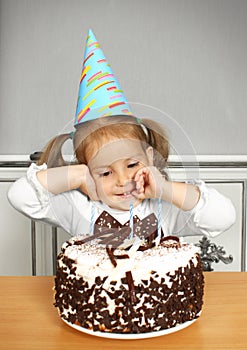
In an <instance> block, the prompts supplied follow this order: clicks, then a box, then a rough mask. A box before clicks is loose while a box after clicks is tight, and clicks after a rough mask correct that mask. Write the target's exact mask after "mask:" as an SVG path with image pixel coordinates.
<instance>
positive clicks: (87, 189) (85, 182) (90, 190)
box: [79, 165, 99, 201]
mask: <svg viewBox="0 0 247 350" xmlns="http://www.w3.org/2000/svg"><path fill="white" fill-rule="evenodd" d="M84 167H85V168H84V176H83V179H82V182H81V185H80V186H79V188H80V190H81V191H82V192H83V193H84V194H86V195H87V196H88V197H89V198H90V199H91V200H93V201H98V200H99V197H98V194H97V191H96V186H95V182H94V179H93V177H92V175H91V173H90V171H89V168H88V167H87V166H86V165H84Z"/></svg>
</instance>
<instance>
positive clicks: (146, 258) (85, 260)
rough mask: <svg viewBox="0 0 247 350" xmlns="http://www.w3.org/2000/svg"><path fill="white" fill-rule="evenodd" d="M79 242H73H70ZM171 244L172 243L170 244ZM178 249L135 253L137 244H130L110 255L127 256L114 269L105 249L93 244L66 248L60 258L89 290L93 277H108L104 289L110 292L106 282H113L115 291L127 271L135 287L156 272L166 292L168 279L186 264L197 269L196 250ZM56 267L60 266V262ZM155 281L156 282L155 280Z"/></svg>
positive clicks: (92, 242)
mask: <svg viewBox="0 0 247 350" xmlns="http://www.w3.org/2000/svg"><path fill="white" fill-rule="evenodd" d="M77 239H80V238H73V239H72V240H71V241H70V242H71V243H72V244H73V241H76V240H77ZM173 243H174V242H173ZM180 245H181V247H179V248H172V247H169V248H168V247H164V246H162V245H159V246H155V247H154V248H152V249H148V250H145V251H137V249H138V247H139V244H134V245H133V246H132V247H131V249H130V250H128V251H126V250H123V249H116V250H115V251H114V255H123V254H128V255H129V257H130V258H129V259H116V262H117V266H116V267H114V266H113V264H112V262H111V260H110V258H109V256H108V253H107V251H106V247H105V246H103V245H101V244H99V242H98V241H97V240H94V241H91V242H88V243H85V244H82V245H71V246H67V243H65V244H64V245H63V248H64V249H65V253H64V255H65V256H67V257H68V258H70V259H72V260H74V261H75V266H76V276H78V278H79V277H83V279H84V281H87V282H88V284H89V286H92V285H93V284H94V283H95V277H96V276H99V277H101V278H104V277H106V276H108V278H107V280H106V281H105V283H104V288H105V289H108V288H110V287H111V286H110V282H111V281H116V282H117V284H116V287H118V286H119V285H120V284H121V278H124V277H125V276H126V272H127V271H131V273H132V276H133V280H134V283H135V285H137V284H138V283H141V281H142V280H149V278H150V276H151V274H152V272H153V271H155V272H157V273H158V275H159V278H160V279H161V278H162V277H163V278H165V282H166V284H167V286H168V287H169V288H170V286H171V282H170V277H169V276H167V273H168V272H169V273H170V274H171V275H174V274H175V271H177V270H178V269H179V268H184V267H186V266H187V265H188V264H189V262H190V260H192V261H193V263H194V265H195V266H196V265H197V258H196V253H198V248H197V247H195V246H194V245H192V244H187V243H181V242H180ZM59 263H60V266H63V267H65V266H64V265H63V263H62V261H61V260H60V262H59ZM156 280H157V278H156Z"/></svg>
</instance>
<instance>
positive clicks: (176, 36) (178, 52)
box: [0, 0, 247, 154]
mask: <svg viewBox="0 0 247 350" xmlns="http://www.w3.org/2000/svg"><path fill="white" fill-rule="evenodd" d="M0 11H1V12H0V35H1V36H0V55H1V56H0V77H1V78H0V154H29V153H32V152H33V151H36V150H40V149H41V148H42V147H43V146H44V144H45V143H46V142H47V141H48V140H49V139H50V138H51V137H53V136H54V135H56V134H58V133H60V132H62V131H69V130H70V129H72V127H73V118H74V113H75V107H76V100H77V93H78V83H79V78H80V74H81V68H82V67H81V64H82V57H83V53H84V47H85V40H86V36H87V31H88V28H92V30H93V31H94V33H95V35H96V38H97V39H98V41H99V43H100V45H101V47H102V49H103V51H104V52H105V55H106V57H107V59H108V61H109V63H110V64H111V66H112V69H113V71H114V72H115V74H116V76H117V77H118V80H119V81H120V85H121V86H122V88H123V90H124V92H125V95H126V97H127V98H128V100H129V101H131V105H132V108H133V110H134V112H135V113H138V114H140V116H148V117H151V118H154V119H157V120H158V121H161V122H162V123H164V124H165V125H167V127H168V131H169V134H170V137H171V142H172V145H173V148H174V150H175V152H178V153H191V150H194V151H195V152H196V153H197V154H245V153H246V149H247V137H246V126H247V122H246V110H247V88H246V80H247V74H246V72H247V64H246V62H247V40H246V34H247V1H245V0H242V1H241V0H231V1H230V0H187V1H185V0H173V1H172V0H170V1H169V0H124V1H123V0H98V1H97V0H0Z"/></svg>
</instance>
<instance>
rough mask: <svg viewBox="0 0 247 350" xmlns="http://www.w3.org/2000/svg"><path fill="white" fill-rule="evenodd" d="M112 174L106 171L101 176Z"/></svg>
mask: <svg viewBox="0 0 247 350" xmlns="http://www.w3.org/2000/svg"><path fill="white" fill-rule="evenodd" d="M110 174H111V172H110V171H104V172H103V173H101V174H100V177H106V176H109V175H110Z"/></svg>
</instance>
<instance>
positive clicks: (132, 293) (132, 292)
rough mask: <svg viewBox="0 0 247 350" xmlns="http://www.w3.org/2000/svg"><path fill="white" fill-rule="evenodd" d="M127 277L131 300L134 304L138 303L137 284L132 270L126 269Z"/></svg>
mask: <svg viewBox="0 0 247 350" xmlns="http://www.w3.org/2000/svg"><path fill="white" fill-rule="evenodd" d="M126 278H127V283H128V287H129V293H130V300H131V303H132V304H135V303H136V294H135V285H134V281H133V276H132V273H131V271H126Z"/></svg>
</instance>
